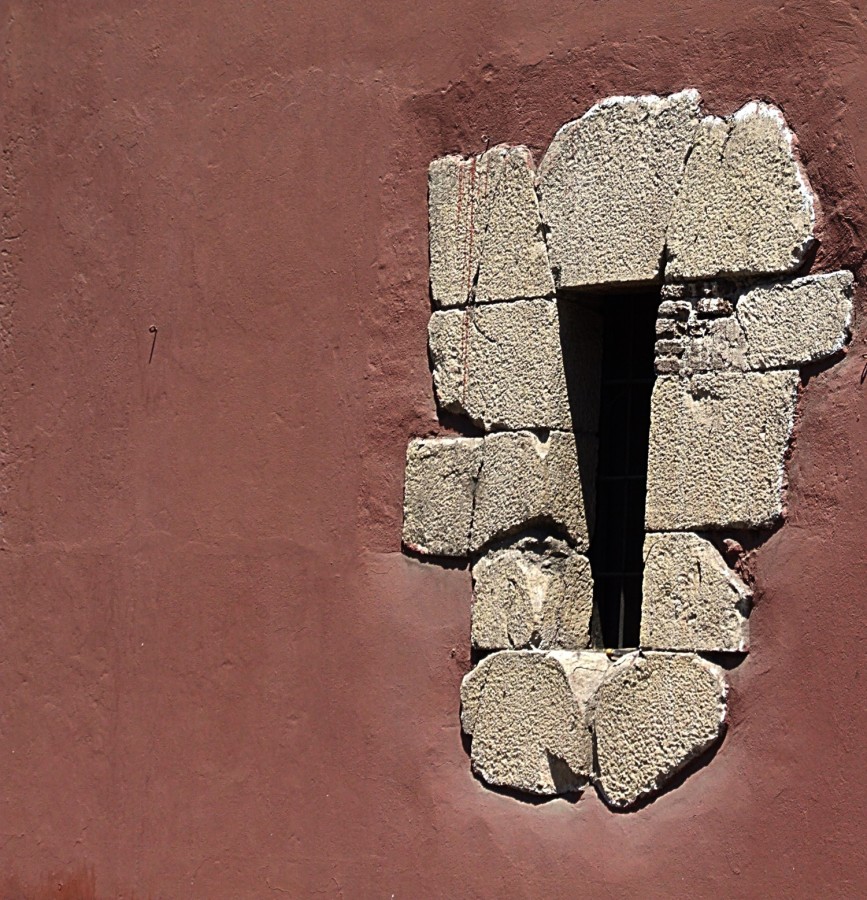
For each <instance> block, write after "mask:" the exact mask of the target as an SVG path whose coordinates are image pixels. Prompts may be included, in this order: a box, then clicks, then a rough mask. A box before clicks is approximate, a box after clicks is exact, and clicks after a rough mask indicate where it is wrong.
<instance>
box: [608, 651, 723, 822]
mask: <svg viewBox="0 0 867 900" xmlns="http://www.w3.org/2000/svg"><path fill="white" fill-rule="evenodd" d="M726 691H727V688H726V682H725V678H724V676H723V673H722V670H721V669H719V667H717V666H714V665H712V664H711V663H709V662H707V661H706V660H704V659H701V658H700V657H697V656H692V655H690V654H680V653H633V654H630V655H629V656H626V657H623V658H622V659H620V660H618V661H617V662H616V663H615V664H614V665H613V666H612V667H611V669H610V670H609V671H608V674H607V675H606V677H605V679H604V681H603V682H602V684H601V685H600V686H599V688H598V689H597V691H596V694H595V696H594V698H593V700H592V703H591V709H590V718H591V721H592V725H593V730H594V733H595V739H596V759H597V765H598V772H597V783H598V785H599V788H600V790H601V792H602V795H603V797H604V798H605V800H606V802H608V803H609V804H610V805H611V806H614V807H627V806H631V805H633V804H634V803H635V802H636V801H638V800H640V799H641V798H642V797H645V796H647V795H648V794H652V793H654V792H656V791H658V790H659V789H660V788H661V787H663V786H664V785H665V783H666V782H667V781H668V780H669V779H670V778H671V776H672V775H674V774H675V773H676V772H678V771H679V770H680V769H682V768H683V767H684V766H685V765H686V764H687V763H688V762H690V761H691V760H693V759H695V758H696V757H697V756H699V755H700V754H702V753H703V752H704V751H705V750H707V749H709V748H710V747H711V746H712V745H713V744H714V743H716V741H717V740H718V739H719V737H720V735H721V734H722V729H723V722H724V721H725V715H726Z"/></svg>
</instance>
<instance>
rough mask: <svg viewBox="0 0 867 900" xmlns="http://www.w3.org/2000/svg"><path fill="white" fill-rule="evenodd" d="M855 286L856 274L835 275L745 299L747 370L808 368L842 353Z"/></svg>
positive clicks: (741, 313) (741, 315)
mask: <svg viewBox="0 0 867 900" xmlns="http://www.w3.org/2000/svg"><path fill="white" fill-rule="evenodd" d="M853 282H854V279H853V277H852V273H851V272H831V273H829V274H827V275H811V276H810V277H808V278H798V279H795V280H794V281H790V282H788V283H785V284H777V285H772V286H770V287H761V288H756V289H755V290H752V291H749V292H748V293H746V294H744V296H743V297H741V298H740V300H739V301H738V305H737V318H738V321H739V322H740V324H741V327H742V328H743V331H744V336H745V339H746V360H747V365H748V366H749V367H750V368H751V369H770V368H774V367H777V366H802V365H805V364H806V363H809V362H815V361H816V360H820V359H826V358H827V357H829V356H833V355H834V354H835V353H838V352H839V351H840V350H842V349H843V346H844V345H845V343H846V340H847V338H848V336H849V327H850V325H851V322H852V285H853Z"/></svg>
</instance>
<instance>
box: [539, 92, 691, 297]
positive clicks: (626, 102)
mask: <svg viewBox="0 0 867 900" xmlns="http://www.w3.org/2000/svg"><path fill="white" fill-rule="evenodd" d="M699 103H700V97H699V95H698V92H697V91H692V90H690V91H681V92H680V93H679V94H672V95H671V96H669V97H662V98H660V97H654V96H647V97H611V98H609V99H608V100H605V101H603V102H602V103H599V104H597V105H596V106H594V107H593V108H592V109H590V110H589V111H588V112H586V113H585V114H584V115H583V116H582V117H581V118H580V119H577V120H576V121H574V122H569V123H568V124H566V125H564V126H563V127H562V128H561V129H560V130H559V131H558V132H557V134H556V136H555V137H554V140H553V141H552V142H551V146H550V147H549V148H548V151H547V152H546V153H545V156H544V158H543V159H542V162H541V164H540V166H539V178H538V186H539V196H540V208H541V210H542V219H543V220H544V222H545V224H546V225H547V226H548V228H549V232H548V248H549V253H550V257H551V264H552V266H553V267H554V271H555V277H557V279H558V286H559V287H564V288H571V287H583V286H586V285H596V284H611V283H621V282H623V283H625V282H650V281H655V280H658V279H659V278H660V277H661V270H660V262H661V260H662V255H663V248H664V246H665V227H666V223H667V222H668V219H669V217H670V215H671V211H672V208H673V203H674V197H675V193H676V191H677V187H678V184H679V182H680V178H681V174H682V172H683V167H684V161H685V159H686V156H687V152H688V150H689V148H690V146H691V144H692V140H693V136H694V134H695V131H696V129H697V128H698V124H699V121H700V118H701V113H700V109H699ZM558 273H559V274H558Z"/></svg>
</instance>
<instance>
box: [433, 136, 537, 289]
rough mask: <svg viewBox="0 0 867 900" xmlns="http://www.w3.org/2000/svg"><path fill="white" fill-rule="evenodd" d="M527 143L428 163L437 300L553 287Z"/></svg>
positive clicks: (448, 157) (434, 286) (531, 160)
mask: <svg viewBox="0 0 867 900" xmlns="http://www.w3.org/2000/svg"><path fill="white" fill-rule="evenodd" d="M534 179H535V172H534V167H533V158H532V155H531V154H530V151H529V150H528V149H527V148H526V147H506V146H498V147H492V148H491V149H490V150H487V151H486V152H485V153H482V154H481V155H479V156H474V157H472V158H470V159H463V158H462V157H459V156H445V157H442V158H440V159H436V160H434V161H433V162H432V163H431V164H430V167H429V169H428V207H429V216H430V282H431V293H432V295H433V300H434V305H435V306H437V307H450V306H463V305H465V304H467V303H469V302H470V301H471V300H476V301H478V302H480V303H485V302H489V301H492V300H509V299H513V298H517V297H544V296H547V295H548V294H552V293H553V292H554V282H553V279H552V276H551V269H550V266H549V263H548V253H547V250H546V247H545V241H544V239H543V237H542V229H541V222H540V219H539V206H538V200H537V197H536V192H535V189H534Z"/></svg>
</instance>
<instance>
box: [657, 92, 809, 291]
mask: <svg viewBox="0 0 867 900" xmlns="http://www.w3.org/2000/svg"><path fill="white" fill-rule="evenodd" d="M814 224H815V212H814V203H813V194H812V191H811V189H810V186H809V184H808V182H807V177H806V175H805V173H804V172H803V171H802V169H801V167H800V165H799V163H798V160H797V159H796V156H795V140H794V135H793V134H792V132H791V131H790V130H789V129H788V127H787V126H786V123H785V120H784V119H783V114H782V113H781V112H780V111H779V110H778V109H777V108H776V107H774V106H770V105H768V104H766V103H748V104H747V105H746V106H744V107H743V108H742V109H741V110H739V111H738V112H737V113H735V115H734V116H732V117H731V118H730V119H719V118H716V117H714V116H709V117H707V118H705V119H703V120H702V123H701V128H700V129H699V131H698V133H697V135H696V139H695V145H694V147H693V151H692V153H691V155H690V157H689V161H688V163H687V166H686V172H685V173H684V177H683V182H682V184H681V188H680V191H679V192H678V195H677V199H676V201H675V203H674V211H673V213H672V216H671V221H670V223H669V226H668V235H667V249H668V263H667V267H666V272H665V274H666V277H667V278H672V279H690V278H713V277H716V276H718V275H755V274H761V273H771V272H791V271H793V270H795V269H797V268H798V267H799V266H800V265H801V263H802V262H803V261H804V257H805V255H806V253H807V251H808V249H809V248H810V246H811V244H812V242H813V226H814Z"/></svg>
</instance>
